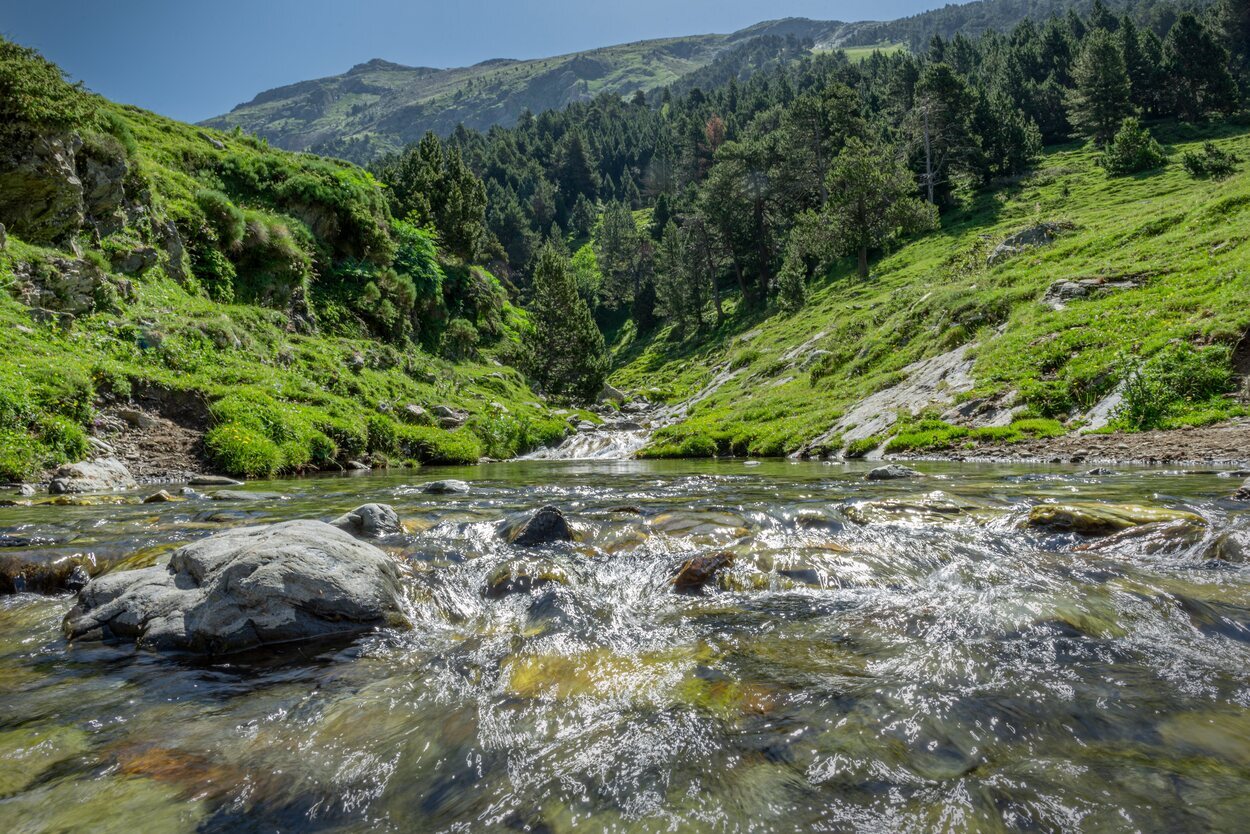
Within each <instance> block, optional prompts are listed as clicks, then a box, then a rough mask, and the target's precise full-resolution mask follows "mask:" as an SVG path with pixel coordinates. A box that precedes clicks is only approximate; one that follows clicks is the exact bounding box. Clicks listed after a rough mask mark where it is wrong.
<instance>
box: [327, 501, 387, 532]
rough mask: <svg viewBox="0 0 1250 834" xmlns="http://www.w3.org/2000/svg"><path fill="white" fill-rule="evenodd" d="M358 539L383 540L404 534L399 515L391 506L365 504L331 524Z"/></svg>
mask: <svg viewBox="0 0 1250 834" xmlns="http://www.w3.org/2000/svg"><path fill="white" fill-rule="evenodd" d="M330 524H331V525H333V526H334V527H337V528H339V529H340V530H342V531H343V532H345V533H351V534H352V535H353V536H356V537H357V538H364V539H381V538H385V537H387V536H396V535H399V534H400V533H402V532H404V527H403V524H401V523H400V521H399V513H397V512H395V508H394V507H392V506H391V505H390V504H365V505H363V506H360V507H357V508H356V509H354V510H352V511H351V512H350V513H346V514H344V515H341V516H339V517H338V518H336V519H334V521H331V522H330Z"/></svg>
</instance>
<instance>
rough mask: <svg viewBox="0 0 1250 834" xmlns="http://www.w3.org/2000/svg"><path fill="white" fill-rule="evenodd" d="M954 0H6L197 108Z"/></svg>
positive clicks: (61, 53) (11, 13) (104, 79)
mask: <svg viewBox="0 0 1250 834" xmlns="http://www.w3.org/2000/svg"><path fill="white" fill-rule="evenodd" d="M945 2H947V0H440V2H428V0H334V2H328V1H327V0H209V2H197V0H0V34H3V35H4V36H5V37H7V38H10V39H12V40H15V41H17V42H19V43H22V44H25V45H27V46H33V47H35V48H37V49H39V50H40V51H41V52H43V53H44V55H46V56H47V57H48V58H50V59H51V60H53V61H56V62H57V63H58V64H60V65H61V66H62V67H63V68H64V69H65V70H66V71H67V72H68V73H69V74H70V76H71V77H72V78H74V79H75V80H82V81H84V82H86V84H87V86H88V87H89V88H91V89H92V90H95V91H96V92H98V93H101V94H103V95H105V96H108V97H109V98H112V99H115V100H117V101H122V102H126V103H129V104H137V105H140V106H142V107H147V108H149V109H152V110H155V111H157V112H160V113H164V114H166V115H168V116H173V117H175V118H178V119H183V120H186V121H197V120H200V119H205V118H208V117H210V116H216V115H219V114H221V113H224V112H226V111H228V110H230V109H231V108H233V107H234V106H235V105H236V104H238V103H240V102H243V101H247V100H249V99H251V98H252V96H254V95H255V94H256V93H258V92H260V91H262V90H267V89H270V88H272V87H277V86H281V85H283V84H289V83H292V82H295V81H303V80H306V79H309V78H318V77H321V76H326V75H337V74H338V73H341V72H343V71H345V70H347V69H348V68H349V67H351V66H353V65H355V64H358V63H361V62H363V61H367V60H369V59H370V58H385V59H387V60H389V61H396V62H398V63H401V64H409V65H414V66H434V67H456V66H467V65H469V64H475V63H477V62H478V61H483V60H485V59H487V58H537V57H545V56H549V55H556V54H561V53H565V52H577V51H580V50H583V49H591V48H594V47H598V46H608V45H611V44H616V43H626V42H629V41H635V40H642V39H644V38H656V37H667V36H672V35H692V34H701V33H706V32H730V31H734V30H736V29H740V28H742V27H744V26H749V25H751V24H752V23H758V22H759V21H761V20H771V19H775V18H780V17H810V18H814V19H818V20H888V19H892V18H896V17H901V16H904V15H907V14H913V13H915V12H918V11H923V10H924V9H927V8H933V7H936V6H941V5H944V4H945Z"/></svg>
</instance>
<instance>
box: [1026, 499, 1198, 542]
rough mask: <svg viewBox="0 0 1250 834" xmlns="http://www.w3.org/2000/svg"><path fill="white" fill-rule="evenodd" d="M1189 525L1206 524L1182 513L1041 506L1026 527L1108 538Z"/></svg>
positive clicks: (1118, 507)
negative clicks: (1133, 530) (1181, 523)
mask: <svg viewBox="0 0 1250 834" xmlns="http://www.w3.org/2000/svg"><path fill="white" fill-rule="evenodd" d="M1169 521H1188V522H1191V523H1194V524H1204V523H1205V522H1204V521H1203V519H1202V516H1199V515H1197V514H1195V513H1189V512H1184V511H1183V510H1169V509H1165V508H1162V507H1142V506H1139V505H1136V504H1092V503H1089V504H1086V503H1080V504H1042V505H1040V506H1037V507H1034V508H1033V509H1032V511H1030V513H1029V517H1028V520H1027V522H1026V524H1027V525H1028V526H1029V527H1035V528H1038V529H1042V530H1050V531H1054V532H1061V533H1078V534H1080V535H1083V536H1105V535H1109V534H1111V533H1117V532H1119V531H1121V530H1126V529H1128V528H1130V527H1137V526H1139V525H1143V524H1158V523H1161V522H1169Z"/></svg>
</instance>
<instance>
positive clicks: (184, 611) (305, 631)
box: [64, 521, 410, 655]
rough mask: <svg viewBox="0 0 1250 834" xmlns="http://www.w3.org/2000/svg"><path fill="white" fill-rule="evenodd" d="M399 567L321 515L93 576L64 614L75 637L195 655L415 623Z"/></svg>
mask: <svg viewBox="0 0 1250 834" xmlns="http://www.w3.org/2000/svg"><path fill="white" fill-rule="evenodd" d="M401 599H402V591H401V588H400V582H399V569H398V567H397V566H396V563H395V562H394V561H393V560H392V559H391V558H390V557H388V556H387V555H386V554H385V553H383V552H382V551H381V550H378V549H377V548H376V547H374V546H373V545H370V544H367V543H365V542H361V541H358V540H356V539H354V538H352V537H351V536H350V535H349V534H347V533H345V532H343V531H342V530H339V529H338V528H336V527H332V526H330V525H329V524H325V523H323V522H320V521H288V522H284V523H281V524H272V525H265V526H260V527H242V528H239V529H236V530H228V531H226V532H224V533H219V534H217V535H215V536H210V537H209V538H207V539H203V540H201V541H198V542H195V543H193V544H190V545H187V546H185V547H182V548H180V549H178V550H177V551H175V552H174V554H173V556H172V557H171V558H170V561H169V564H168V565H167V566H164V567H153V568H146V569H143V570H133V571H121V572H117V573H110V574H105V575H104V576H101V577H99V578H97V579H94V580H92V581H91V582H90V583H89V584H88V585H87V586H86V587H85V588H83V590H82V592H81V593H80V594H79V597H78V603H77V604H76V605H75V606H74V608H73V609H72V610H71V611H70V612H69V614H68V615H66V618H65V624H64V628H65V634H66V637H67V638H68V639H69V640H103V639H117V640H125V641H131V640H133V641H135V642H136V643H137V644H138V645H140V646H143V647H149V648H154V649H162V650H179V651H188V652H194V653H197V654H210V655H216V654H228V653H231V652H238V651H246V650H250V649H258V648H264V647H268V646H276V645H280V644H285V643H298V642H306V641H310V640H325V639H333V638H340V637H350V636H352V635H356V634H360V633H362V632H365V631H369V630H372V629H375V628H382V627H387V626H392V627H407V626H409V625H410V624H409V622H408V620H407V617H406V616H405V614H404V611H403V605H402V603H401Z"/></svg>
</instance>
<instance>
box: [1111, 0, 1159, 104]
mask: <svg viewBox="0 0 1250 834" xmlns="http://www.w3.org/2000/svg"><path fill="white" fill-rule="evenodd" d="M1115 40H1116V46H1118V47H1119V49H1120V55H1122V56H1123V57H1124V70H1125V72H1127V73H1128V80H1129V90H1130V92H1129V101H1131V102H1132V103H1133V106H1134V107H1135V108H1137V109H1138V110H1140V111H1143V112H1144V111H1146V110H1147V109H1149V107H1150V103H1151V97H1152V96H1153V94H1154V90H1153V85H1154V83H1155V82H1156V81H1157V79H1156V78H1155V75H1154V69H1155V68H1154V66H1153V65H1151V64H1150V63H1149V62H1148V60H1147V58H1146V53H1145V51H1144V50H1143V48H1142V37H1141V33H1140V32H1139V31H1138V30H1137V25H1136V24H1135V23H1133V18H1131V17H1129V16H1128V15H1125V16H1124V17H1123V18H1122V19H1121V20H1120V28H1119V31H1117V32H1116V38H1115Z"/></svg>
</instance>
